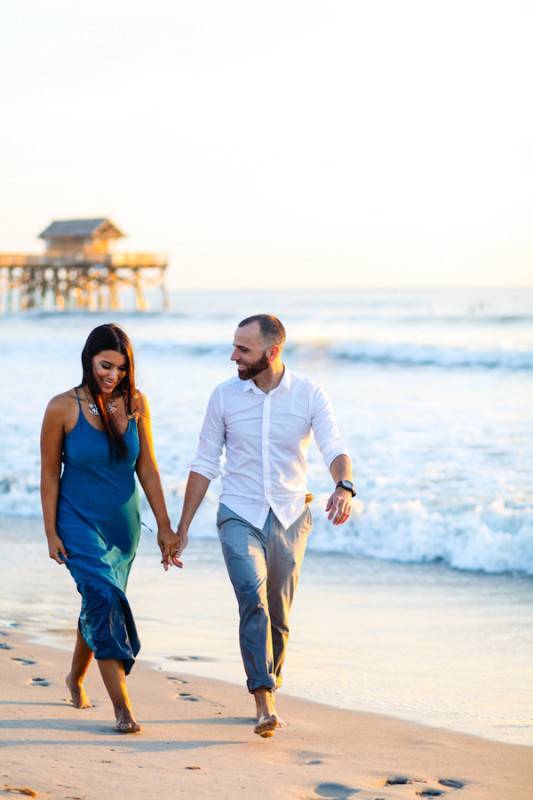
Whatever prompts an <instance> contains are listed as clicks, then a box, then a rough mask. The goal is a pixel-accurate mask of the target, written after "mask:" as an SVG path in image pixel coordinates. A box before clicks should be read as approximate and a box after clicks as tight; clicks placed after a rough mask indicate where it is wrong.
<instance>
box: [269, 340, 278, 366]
mask: <svg viewBox="0 0 533 800" xmlns="http://www.w3.org/2000/svg"><path fill="white" fill-rule="evenodd" d="M278 356H279V346H278V345H277V344H275V345H273V346H272V347H271V348H270V349H269V350H267V359H268V360H269V362H272V361H274V360H275V359H276V358H277V357H278Z"/></svg>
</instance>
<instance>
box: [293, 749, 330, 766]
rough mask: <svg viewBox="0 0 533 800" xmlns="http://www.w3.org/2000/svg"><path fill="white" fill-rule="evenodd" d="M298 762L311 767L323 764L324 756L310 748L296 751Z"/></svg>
mask: <svg viewBox="0 0 533 800" xmlns="http://www.w3.org/2000/svg"><path fill="white" fill-rule="evenodd" d="M298 763H299V764H300V766H305V767H313V766H316V765H318V764H324V756H323V754H322V753H314V752H313V751H312V750H302V751H301V752H300V753H298Z"/></svg>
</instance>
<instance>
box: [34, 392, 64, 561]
mask: <svg viewBox="0 0 533 800" xmlns="http://www.w3.org/2000/svg"><path fill="white" fill-rule="evenodd" d="M65 410H66V406H65V398H64V397H61V396H58V397H54V398H53V399H52V400H51V401H50V402H49V404H48V407H47V409H46V411H45V414H44V419H43V424H42V428H41V504H42V509H43V518H44V530H45V533H46V538H47V540H48V551H49V554H50V558H51V559H53V560H54V561H56V562H57V563H58V564H64V563H65V560H66V559H67V558H68V554H67V552H66V550H65V547H64V545H63V542H62V541H61V539H60V538H59V536H58V535H57V528H56V518H57V500H58V497H59V477H60V475H61V450H62V448H63V436H64V432H65Z"/></svg>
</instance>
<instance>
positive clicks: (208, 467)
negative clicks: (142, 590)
mask: <svg viewBox="0 0 533 800" xmlns="http://www.w3.org/2000/svg"><path fill="white" fill-rule="evenodd" d="M224 439H225V427H224V409H223V406H222V394H221V389H220V387H217V388H216V389H215V391H214V392H213V394H212V395H211V397H210V398H209V403H208V404H207V410H206V412H205V417H204V421H203V424H202V430H201V431H200V438H199V441H198V448H197V451H196V455H195V457H194V459H193V462H192V464H191V471H190V472H189V477H188V479H187V486H186V487H185V497H184V498H183V508H182V510H181V516H180V520H179V522H178V530H177V534H178V547H177V549H176V551H175V552H173V553H172V556H173V557H174V558H176V559H179V556H180V555H181V553H182V552H183V551H184V550H185V548H186V547H187V544H188V541H189V526H190V524H191V522H192V521H193V519H194V515H195V514H196V512H197V510H198V506H199V505H200V503H201V502H202V500H203V499H204V497H205V493H206V492H207V489H208V488H209V484H210V483H211V481H212V480H213V479H214V478H218V476H219V475H220V457H221V455H222V448H223V446H224Z"/></svg>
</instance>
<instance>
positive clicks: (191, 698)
mask: <svg viewBox="0 0 533 800" xmlns="http://www.w3.org/2000/svg"><path fill="white" fill-rule="evenodd" d="M176 699H180V700H189V701H190V702H191V703H198V702H199V701H200V698H199V697H195V696H194V695H193V694H189V692H180V693H179V695H178V697H177V698H176Z"/></svg>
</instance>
